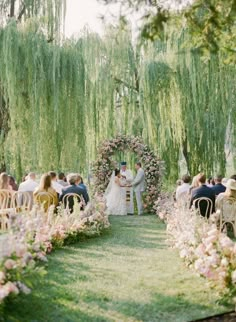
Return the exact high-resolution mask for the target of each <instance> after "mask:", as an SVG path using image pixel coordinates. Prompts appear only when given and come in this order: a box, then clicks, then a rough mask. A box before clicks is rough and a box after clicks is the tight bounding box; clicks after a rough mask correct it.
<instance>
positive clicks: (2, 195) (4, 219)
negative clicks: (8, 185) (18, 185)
mask: <svg viewBox="0 0 236 322" xmlns="http://www.w3.org/2000/svg"><path fill="white" fill-rule="evenodd" d="M12 196H13V193H12V192H11V191H10V190H5V189H1V190H0V224H1V226H0V227H1V230H6V229H7V227H8V217H9V214H10V213H13V212H14V208H13V207H12Z"/></svg>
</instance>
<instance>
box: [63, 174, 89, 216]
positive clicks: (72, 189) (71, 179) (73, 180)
mask: <svg viewBox="0 0 236 322" xmlns="http://www.w3.org/2000/svg"><path fill="white" fill-rule="evenodd" d="M67 181H68V183H69V184H70V185H69V186H68V187H65V188H64V189H62V194H61V195H60V199H59V200H60V201H62V200H63V197H64V196H65V195H67V194H69V193H76V194H77V195H79V196H82V197H83V199H84V201H85V204H87V203H88V202H89V197H88V194H87V193H86V191H85V190H84V189H83V188H81V187H79V186H78V184H79V183H80V176H79V175H78V174H77V173H70V174H69V175H68V176H67ZM68 202H69V209H70V210H71V211H73V207H74V198H73V197H69V198H68ZM65 207H66V204H65Z"/></svg>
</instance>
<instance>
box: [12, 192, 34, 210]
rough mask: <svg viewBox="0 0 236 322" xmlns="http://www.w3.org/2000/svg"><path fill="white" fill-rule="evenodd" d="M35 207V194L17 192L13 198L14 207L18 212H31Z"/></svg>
mask: <svg viewBox="0 0 236 322" xmlns="http://www.w3.org/2000/svg"><path fill="white" fill-rule="evenodd" d="M32 205H33V193H32V192H26V191H24V192H23V191H16V192H15V193H14V194H13V196H12V206H13V208H15V210H16V212H22V211H28V210H31V208H32Z"/></svg>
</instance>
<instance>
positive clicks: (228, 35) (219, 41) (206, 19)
mask: <svg viewBox="0 0 236 322" xmlns="http://www.w3.org/2000/svg"><path fill="white" fill-rule="evenodd" d="M100 1H101V2H104V3H107V4H110V3H111V2H113V3H120V4H121V9H122V10H121V15H120V17H119V18H120V20H121V21H126V20H127V18H128V17H127V15H128V14H130V12H131V13H132V12H136V13H137V12H138V13H139V14H140V15H141V16H142V21H143V26H142V27H141V36H142V37H144V38H146V39H150V40H152V41H155V40H157V39H162V40H163V39H164V37H165V29H166V26H168V27H173V26H174V28H175V30H176V31H178V32H181V31H182V30H183V28H184V29H185V30H188V32H189V34H190V35H191V39H190V41H189V43H188V47H189V48H195V49H196V48H197V49H199V52H200V53H201V55H202V56H204V57H205V58H206V59H210V55H211V54H212V53H218V52H220V53H222V54H224V56H225V57H224V58H225V63H235V52H236V49H235V41H236V25H235V19H236V1H235V0H227V1H226V0H193V1H191V3H192V4H189V3H188V1H186V0H178V1H177V0H173V1H165V0H164V1H160V0H150V1H146V0H134V1H125V0H111V1H110V0H109V1H108V0H100Z"/></svg>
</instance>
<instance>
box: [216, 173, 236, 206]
mask: <svg viewBox="0 0 236 322" xmlns="http://www.w3.org/2000/svg"><path fill="white" fill-rule="evenodd" d="M224 200H232V201H236V181H235V180H234V179H229V180H228V181H227V184H226V190H225V192H222V193H220V194H219V195H218V196H217V198H216V208H217V209H220V208H221V205H222V203H223V201H224Z"/></svg>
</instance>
